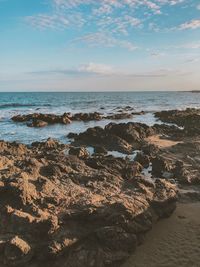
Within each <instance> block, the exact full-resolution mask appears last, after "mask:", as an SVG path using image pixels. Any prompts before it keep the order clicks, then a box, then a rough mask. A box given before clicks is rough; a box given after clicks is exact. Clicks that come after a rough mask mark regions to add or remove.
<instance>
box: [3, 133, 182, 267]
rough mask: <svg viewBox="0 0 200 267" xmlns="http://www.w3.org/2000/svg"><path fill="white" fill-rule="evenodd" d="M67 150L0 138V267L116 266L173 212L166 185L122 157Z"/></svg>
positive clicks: (173, 199) (172, 197)
mask: <svg viewBox="0 0 200 267" xmlns="http://www.w3.org/2000/svg"><path fill="white" fill-rule="evenodd" d="M97 131H98V130H97ZM97 131H94V133H95V132H97ZM100 131H101V130H100ZM92 132H93V130H92ZM94 138H95V137H94ZM98 138H99V137H98ZM122 140H123V139H122ZM71 149H72V148H71ZM73 149H74V151H73V153H72V154H73V155H66V154H65V153H64V151H65V150H66V145H63V144H60V143H58V142H57V141H56V140H53V139H49V140H47V141H46V142H36V143H34V144H33V145H32V146H29V147H26V146H24V145H19V144H16V143H7V142H3V141H2V142H0V157H1V168H0V176H1V183H0V214H1V220H0V240H2V241H1V242H0V252H1V253H0V264H1V265H2V266H5V267H9V266H38V267H42V266H55V267H56V266H71V267H77V266H78V267H79V266H80V267H82V266H94V267H107V266H110V267H116V266H120V265H121V264H122V263H123V262H124V261H125V260H126V259H127V258H128V257H129V256H130V255H131V253H132V252H133V251H134V250H135V248H136V246H137V245H138V244H140V243H141V242H142V241H143V237H144V234H145V233H146V232H147V231H149V230H150V229H151V228H152V224H153V222H154V221H156V220H157V219H159V218H161V217H165V216H168V215H170V214H171V212H172V211H173V210H174V208H175V203H176V196H177V190H176V186H175V185H174V184H171V183H169V182H166V181H164V180H163V181H161V180H160V179H158V180H156V182H153V181H148V180H145V179H144V177H142V176H141V171H142V168H143V167H142V166H141V165H140V164H139V163H137V162H133V161H130V160H129V159H128V158H125V159H123V158H115V157H113V156H104V155H98V156H96V157H88V155H87V157H86V154H85V153H86V151H85V149H82V148H73ZM18 152H19V153H18ZM74 154H76V155H78V156H79V157H82V156H83V157H84V159H81V158H78V157H77V156H74ZM8 166H9V167H8Z"/></svg>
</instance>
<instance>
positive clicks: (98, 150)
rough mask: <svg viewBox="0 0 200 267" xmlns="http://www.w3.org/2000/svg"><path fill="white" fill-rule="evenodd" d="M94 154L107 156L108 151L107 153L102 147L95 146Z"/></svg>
mask: <svg viewBox="0 0 200 267" xmlns="http://www.w3.org/2000/svg"><path fill="white" fill-rule="evenodd" d="M94 153H95V154H107V153H108V151H107V150H106V148H105V147H103V146H95V147H94Z"/></svg>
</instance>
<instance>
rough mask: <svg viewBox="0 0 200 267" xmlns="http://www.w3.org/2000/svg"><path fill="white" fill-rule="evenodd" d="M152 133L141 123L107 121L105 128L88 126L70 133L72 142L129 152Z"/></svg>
mask: <svg viewBox="0 0 200 267" xmlns="http://www.w3.org/2000/svg"><path fill="white" fill-rule="evenodd" d="M153 133H154V129H153V128H152V127H149V126H147V125H146V124H142V123H133V122H129V123H119V124H115V123H109V124H108V125H106V126H105V128H101V127H94V128H89V129H87V130H86V131H85V132H83V133H80V134H79V135H72V134H70V136H72V137H73V138H74V144H82V145H87V146H103V147H104V148H106V149H107V150H115V151H119V152H122V153H126V154H131V153H132V152H133V150H136V149H139V148H140V147H141V146H142V144H143V143H144V138H146V137H148V136H150V135H151V134H153Z"/></svg>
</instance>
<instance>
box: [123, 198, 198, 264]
mask: <svg viewBox="0 0 200 267" xmlns="http://www.w3.org/2000/svg"><path fill="white" fill-rule="evenodd" d="M199 211H200V203H199V202H195V203H178V205H177V209H176V211H175V212H174V214H173V215H172V216H171V217H170V218H168V219H165V220H162V221H160V222H158V224H156V225H154V227H153V229H152V231H151V232H149V233H148V234H147V236H146V238H145V242H144V244H143V245H141V246H140V247H138V249H137V251H136V252H135V254H134V255H133V256H132V257H131V258H130V259H129V261H128V262H127V263H126V264H124V265H123V267H146V266H148V267H177V266H181V267H199V266H200V212H199Z"/></svg>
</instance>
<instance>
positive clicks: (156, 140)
mask: <svg viewBox="0 0 200 267" xmlns="http://www.w3.org/2000/svg"><path fill="white" fill-rule="evenodd" d="M145 140H146V141H147V142H148V143H149V144H153V145H156V146H158V147H159V148H161V149H164V148H169V147H172V146H175V145H177V144H178V143H182V142H180V141H179V142H177V141H173V140H169V139H164V138H161V136H160V135H152V136H149V137H148V138H146V139H145Z"/></svg>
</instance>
